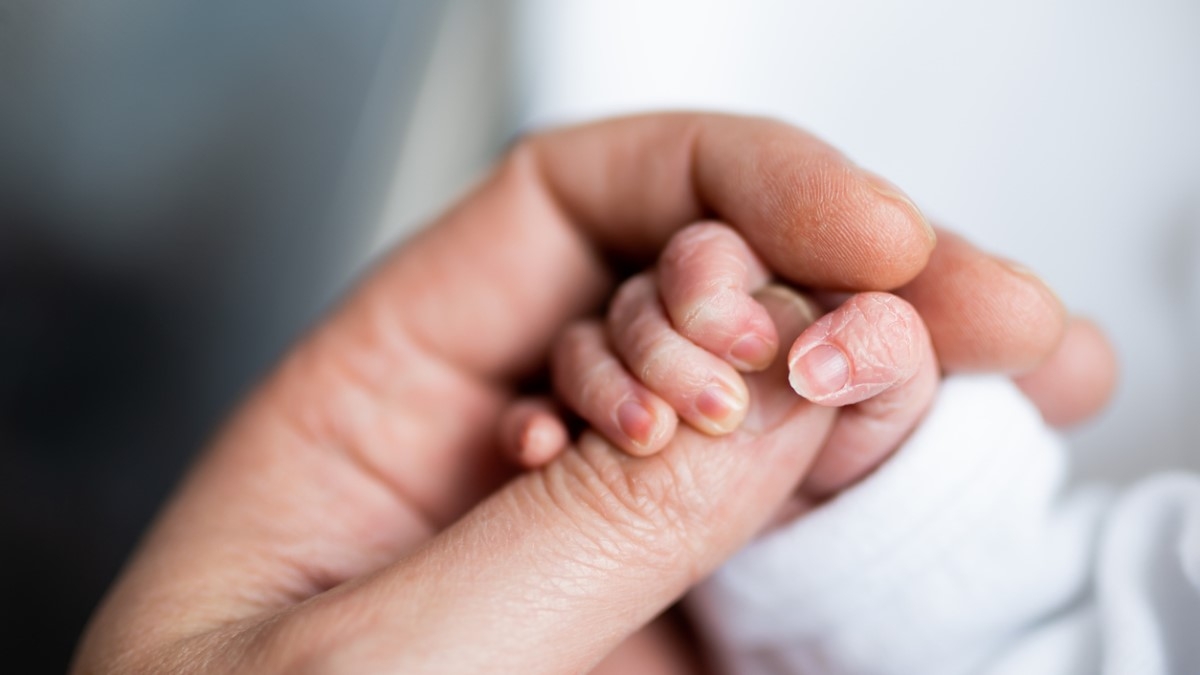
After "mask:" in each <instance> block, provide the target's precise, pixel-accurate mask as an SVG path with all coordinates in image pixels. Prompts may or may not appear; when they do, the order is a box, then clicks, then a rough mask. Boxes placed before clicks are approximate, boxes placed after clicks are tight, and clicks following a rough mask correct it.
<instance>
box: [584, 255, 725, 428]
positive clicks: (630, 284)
mask: <svg viewBox="0 0 1200 675" xmlns="http://www.w3.org/2000/svg"><path fill="white" fill-rule="evenodd" d="M607 323H608V343H609V345H611V347H612V349H613V351H614V352H615V353H616V355H617V357H619V358H620V360H621V362H622V363H624V364H625V367H626V368H627V369H628V372H630V373H632V374H633V376H634V377H635V378H636V379H637V380H638V381H640V382H641V383H642V384H644V385H645V386H646V387H647V388H648V389H650V391H652V392H654V393H655V394H657V395H658V396H659V397H660V398H662V400H664V401H666V402H667V404H669V405H670V406H671V407H672V408H674V409H675V411H676V412H678V413H679V416H680V417H682V418H683V419H684V420H686V421H687V423H688V424H690V425H691V426H692V428H694V429H696V430H697V431H700V432H703V433H706V434H708V435H710V436H722V435H724V434H727V433H729V432H731V431H733V430H735V429H737V428H738V426H739V425H740V424H741V423H742V419H743V418H744V417H745V415H746V408H747V406H748V405H749V393H748V392H747V390H746V383H745V382H743V381H742V378H741V376H740V375H738V373H737V371H736V370H734V369H733V367H732V366H730V365H729V364H728V363H726V362H724V361H723V360H721V359H720V358H719V357H717V356H715V355H713V354H711V353H709V352H708V351H706V350H705V349H704V348H702V347H700V346H698V345H696V344H695V343H693V342H692V341H691V340H689V339H687V338H686V337H684V336H683V335H680V334H679V333H678V332H676V330H675V328H674V327H673V326H672V325H671V321H670V320H669V319H668V318H667V315H666V313H665V311H664V309H663V304H662V303H661V302H660V301H659V292H658V284H657V283H656V282H655V281H654V277H652V276H651V275H648V274H642V275H638V276H635V277H633V278H631V279H629V280H628V281H626V282H625V283H624V284H622V285H621V288H620V289H619V290H618V291H617V294H616V296H615V297H614V298H613V301H612V305H611V306H610V308H609V311H608V321H607ZM614 379H620V378H614ZM596 386H605V385H603V384H601V385H596ZM581 412H591V411H581ZM586 416H587V415H585V417H586ZM669 440H670V439H669V438H666V439H661V444H662V445H665V444H666V442H667V441H669ZM662 445H659V446H658V447H656V448H655V450H658V449H661V447H662Z"/></svg>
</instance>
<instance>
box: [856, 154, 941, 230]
mask: <svg viewBox="0 0 1200 675" xmlns="http://www.w3.org/2000/svg"><path fill="white" fill-rule="evenodd" d="M863 174H864V175H865V176H866V179H867V184H868V185H870V186H871V189H873V190H875V192H878V193H879V195H880V196H882V197H883V198H884V199H887V200H889V201H891V202H893V203H895V204H898V205H900V206H901V207H902V208H904V209H906V210H907V211H909V212H910V213H912V214H913V215H914V216H916V218H917V220H918V221H920V223H921V224H922V225H924V226H925V235H926V236H927V237H929V242H930V243H931V244H937V232H936V231H934V229H933V225H930V224H929V219H928V218H926V217H925V214H924V213H923V212H922V211H921V209H919V208H917V205H916V204H914V203H913V200H911V199H909V198H908V195H906V194H904V193H903V192H901V191H900V188H898V187H896V186H895V185H893V184H892V183H891V182H889V181H888V180H886V179H885V178H883V177H882V176H880V175H879V174H876V173H872V172H870V171H866V170H863Z"/></svg>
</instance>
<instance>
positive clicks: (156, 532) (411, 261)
mask: <svg viewBox="0 0 1200 675" xmlns="http://www.w3.org/2000/svg"><path fill="white" fill-rule="evenodd" d="M714 215H715V216H716V217H719V218H720V219H721V220H723V221H725V222H728V223H730V224H731V225H733V226H734V227H736V228H737V229H738V230H739V231H740V232H743V233H744V234H745V235H746V237H747V239H748V241H749V242H750V243H751V245H752V246H753V247H754V248H755V249H756V250H761V251H765V252H766V254H765V255H764V259H765V260H766V262H767V263H768V264H769V265H770V266H771V267H772V268H773V269H774V270H775V271H777V272H778V273H780V274H782V275H784V276H786V277H788V278H790V279H793V280H796V281H800V282H808V283H812V284H817V285H828V286H835V287H855V288H886V287H891V286H895V285H898V284H902V283H904V282H905V281H907V280H909V279H910V278H912V277H913V276H914V275H915V274H916V273H917V272H918V271H919V270H920V269H921V267H922V266H923V265H924V263H925V262H926V260H927V258H928V255H929V250H930V247H931V238H930V235H929V232H930V231H929V230H928V228H927V225H926V224H925V222H924V219H923V218H921V216H920V214H919V213H918V212H916V211H915V210H914V209H913V208H912V206H911V203H909V202H908V201H907V200H906V199H904V198H903V197H902V196H900V195H899V194H898V193H896V192H895V191H894V190H892V189H891V188H890V187H889V186H887V185H886V184H884V183H882V182H881V181H879V180H878V179H877V178H875V177H872V176H871V175H869V174H867V173H865V172H863V171H862V170H860V169H858V168H857V167H855V166H854V165H853V164H851V163H850V162H848V161H847V160H846V159H845V158H844V157H842V156H841V155H840V154H838V153H837V152H836V151H834V150H833V149H831V148H829V146H827V145H825V144H823V143H821V142H820V141H818V140H816V139H815V138H813V137H812V136H810V135H808V134H806V133H804V132H801V131H799V130H796V129H794V128H792V127H789V126H787V125H784V124H780V123H778V122H772V121H767V120H757V119H746V118H738V117H729V116H718V115H687V114H680V115H651V116H644V117H636V118H628V119H623V120H616V121H611V122H603V123H599V124H595V125H590V126H587V127H583V128H576V129H568V130H562V131H554V132H549V133H546V134H541V135H537V136H534V137H531V138H529V139H526V140H524V141H522V142H521V143H520V144H518V145H517V146H516V147H515V148H514V149H513V150H512V151H511V152H510V153H509V154H508V155H507V157H506V158H505V159H504V160H503V162H502V163H501V165H500V166H499V167H498V168H497V170H496V171H495V172H494V173H493V174H492V175H491V176H490V177H489V178H488V179H487V180H486V181H485V182H484V183H483V184H482V185H481V186H479V187H478V188H477V189H476V190H475V191H474V192H473V193H472V194H471V195H470V196H469V197H467V198H466V199H465V200H464V201H463V202H462V203H461V204H460V205H459V206H458V207H457V208H455V209H454V210H453V211H451V212H450V213H448V214H447V215H445V216H444V217H442V218H440V219H439V220H438V222H437V223H435V224H434V225H433V226H432V227H431V228H430V229H428V230H427V231H425V232H424V233H422V234H421V235H419V236H417V237H416V238H414V239H413V240H412V241H410V242H408V243H407V244H406V245H404V246H403V247H401V248H399V249H397V251H396V252H395V253H394V254H392V255H390V256H388V257H387V258H386V259H384V260H382V261H380V263H379V264H378V265H377V266H376V268H375V269H374V271H373V272H372V273H371V274H370V275H369V277H368V278H367V280H366V281H365V282H363V283H362V284H361V285H360V286H359V287H358V288H357V290H355V291H354V292H353V293H351V294H350V295H349V296H348V297H347V299H346V301H345V302H343V303H342V305H341V306H340V307H339V308H338V310H337V311H336V312H335V313H334V314H333V316H331V317H330V318H329V319H327V320H326V321H325V322H324V323H323V324H321V325H320V326H319V327H318V328H317V329H316V330H315V331H314V332H313V334H312V335H310V336H309V337H308V338H307V339H306V340H305V341H304V342H303V343H302V344H301V345H300V346H299V347H298V348H297V349H295V350H293V351H292V353H291V354H290V355H289V357H288V358H287V359H286V360H285V361H284V363H283V364H282V365H281V367H280V368H279V369H278V370H277V371H276V372H275V374H274V375H273V376H272V377H271V378H270V379H269V380H268V381H267V382H266V383H265V384H264V385H263V386H262V387H261V388H260V389H259V390H258V391H257V392H256V393H255V394H254V395H253V396H252V397H251V399H250V400H249V401H248V402H247V403H246V404H245V405H244V406H243V408H242V409H241V410H240V411H239V413H238V415H237V416H236V417H235V418H234V419H233V420H232V421H231V422H230V424H229V425H228V426H227V427H226V429H225V430H224V432H223V433H222V434H220V436H219V437H218V440H217V441H216V442H215V444H214V447H213V450H212V451H211V452H209V453H208V455H207V456H206V457H205V458H203V459H202V460H201V461H200V462H199V463H198V464H197V466H196V467H195V469H194V470H193V471H192V472H191V473H190V475H189V477H188V478H187V480H186V482H185V484H184V486H183V487H182V488H181V489H180V491H179V492H178V494H177V495H176V496H175V498H174V499H173V500H172V502H171V504H170V505H169V507H168V508H167V509H166V511H165V512H164V514H163V515H162V517H161V518H160V519H159V520H158V521H157V523H156V526H155V527H154V529H153V530H152V531H151V532H150V533H149V535H148V536H147V537H146V539H145V540H144V543H143V549H142V552H141V553H139V554H138V555H137V556H136V558H135V559H134V560H133V561H132V563H131V565H130V566H129V568H128V571H127V573H126V575H125V576H124V580H123V581H122V582H121V583H120V584H118V585H117V586H116V588H115V590H114V593H113V594H112V595H111V596H110V598H109V599H108V601H106V603H105V606H104V608H103V609H102V610H101V612H100V613H99V614H98V615H97V617H96V618H95V619H94V621H93V624H92V625H93V627H94V630H93V631H92V632H91V633H89V638H88V642H87V644H86V645H85V648H84V649H85V653H91V652H87V649H88V646H87V645H97V647H96V649H100V650H102V651H111V650H113V649H117V647H115V646H114V645H117V644H125V645H128V643H129V642H130V640H131V639H132V638H130V637H129V636H136V640H133V641H134V642H136V643H137V644H139V645H141V644H146V643H153V642H154V641H155V640H160V641H161V640H168V639H177V638H180V636H181V635H188V634H195V635H200V634H203V633H204V632H205V631H209V630H219V629H220V628H221V627H222V626H226V625H229V624H231V623H236V621H237V620H239V619H240V618H243V617H248V616H260V615H262V614H263V613H264V612H268V611H270V610H280V609H282V608H285V607H288V606H290V605H292V604H294V603H296V602H298V601H301V600H304V599H305V598H308V597H311V596H312V595H314V594H316V593H319V592H321V591H322V590H324V589H327V588H330V587H332V586H337V585H338V584H341V583H343V582H345V581H347V580H349V579H352V578H354V577H356V576H359V575H362V574H364V573H366V572H368V571H370V570H373V569H377V568H378V567H379V566H380V565H382V564H384V563H386V562H387V561H389V560H393V559H395V558H396V557H397V556H401V555H405V554H407V553H410V552H412V551H414V550H415V549H416V548H418V547H419V546H421V545H422V543H423V542H425V541H426V540H427V539H428V538H429V537H430V536H431V535H432V534H433V533H435V532H437V531H439V530H441V529H442V528H444V527H446V526H447V525H448V524H450V523H452V522H454V521H455V520H456V519H457V518H459V517H460V516H461V515H462V514H463V513H464V512H466V511H467V510H468V509H470V508H471V507H472V506H473V505H475V504H476V503H478V501H479V500H480V498H481V497H482V496H483V495H486V494H489V493H490V492H491V491H493V490H494V489H495V488H496V487H497V485H498V484H500V483H501V482H502V480H503V478H504V476H505V475H506V471H507V469H506V468H505V466H504V465H503V464H502V463H501V462H500V461H499V459H500V453H499V452H497V449H496V447H495V441H494V431H495V429H496V424H497V422H498V420H499V417H500V415H501V414H502V412H503V410H504V409H505V408H506V406H507V404H508V403H509V401H510V399H511V390H512V389H511V384H512V381H513V379H514V378H516V377H518V376H521V375H524V374H527V373H529V372H530V371H531V370H533V369H534V368H536V367H537V366H539V365H541V362H542V361H543V360H544V357H545V355H546V354H547V353H548V351H549V347H550V345H551V343H552V341H553V338H554V337H555V336H556V335H557V333H558V332H559V330H560V328H561V326H563V325H565V324H566V323H568V322H569V321H570V320H571V319H572V318H575V317H578V316H580V315H582V314H586V313H588V312H591V311H594V310H596V309H598V306H599V304H600V302H601V301H602V300H603V298H604V297H605V296H606V295H607V293H608V292H609V290H610V288H611V285H612V282H613V278H612V276H613V275H612V272H611V265H610V263H609V261H608V260H607V256H610V255H614V254H620V255H631V256H635V257H644V258H650V257H652V256H653V255H655V254H656V253H657V252H658V251H659V250H660V249H661V247H662V246H663V245H664V244H665V243H666V241H667V240H668V239H669V238H670V236H671V234H673V233H674V232H675V231H677V230H678V229H680V228H682V227H684V226H686V225H687V224H690V223H692V222H695V221H697V220H699V219H700V218H702V217H711V216H714ZM331 513H336V514H337V517H331V515H330V514H331ZM179 607H185V608H188V615H189V617H191V619H192V620H191V621H188V622H184V621H180V620H178V617H176V616H175V615H173V614H171V611H172V610H171V609H170V608H179ZM133 617H136V621H135V620H133V619H132V618H133ZM85 660H86V659H85Z"/></svg>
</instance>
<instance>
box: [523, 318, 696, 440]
mask: <svg viewBox="0 0 1200 675" xmlns="http://www.w3.org/2000/svg"><path fill="white" fill-rule="evenodd" d="M551 370H552V371H553V376H554V389H555V391H556V392H557V393H558V395H559V397H560V398H561V399H562V401H563V403H565V404H566V405H567V406H568V407H570V408H571V409H572V410H574V411H576V412H577V413H579V415H580V417H583V418H584V419H585V420H587V421H588V422H589V423H590V424H591V425H592V426H593V427H594V428H595V429H596V431H598V432H599V433H600V434H601V435H603V436H604V437H605V438H607V439H609V441H610V442H611V443H612V444H613V445H616V446H617V447H619V448H621V449H622V450H624V451H625V452H627V453H629V454H631V455H635V456H643V455H650V454H654V453H655V452H657V451H658V450H660V449H662V447H663V446H664V445H666V444H667V442H668V441H670V440H671V438H672V437H674V435H675V427H676V425H677V424H678V422H677V419H676V416H675V411H674V410H673V409H672V408H671V406H670V405H669V404H668V403H667V402H666V401H664V400H663V399H662V398H660V397H659V396H658V395H656V394H655V393H654V392H652V391H650V390H649V389H647V388H646V387H645V386H644V385H643V384H642V383H641V382H639V381H638V380H637V379H635V378H634V377H633V376H632V375H630V374H629V371H628V370H626V369H625V366H624V364H622V363H621V361H620V359H618V358H617V356H616V355H615V354H613V352H612V350H611V349H610V348H609V345H608V344H607V341H606V339H605V336H604V328H603V326H601V325H600V324H599V323H597V322H595V321H578V322H575V323H574V324H572V325H571V326H569V327H568V328H567V330H566V331H564V332H563V334H562V336H561V337H559V339H558V342H556V343H555V345H554V347H553V352H552V356H551ZM533 416H535V417H538V418H540V419H544V415H543V414H534V415H533ZM512 417H516V418H518V421H513V420H512V419H511V418H512ZM521 417H522V414H521V413H519V412H518V413H515V414H511V415H505V416H504V423H505V424H515V425H516V428H521V426H522V423H521V422H520V421H519V420H520V418H521ZM528 423H532V422H526V424H528ZM542 423H544V422H539V424H542ZM559 424H561V422H560V423H559ZM520 454H524V452H522V453H520Z"/></svg>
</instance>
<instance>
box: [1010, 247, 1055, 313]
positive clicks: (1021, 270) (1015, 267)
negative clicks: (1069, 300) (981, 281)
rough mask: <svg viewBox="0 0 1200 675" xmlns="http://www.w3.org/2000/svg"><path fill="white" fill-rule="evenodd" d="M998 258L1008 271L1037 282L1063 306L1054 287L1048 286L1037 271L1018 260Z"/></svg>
mask: <svg viewBox="0 0 1200 675" xmlns="http://www.w3.org/2000/svg"><path fill="white" fill-rule="evenodd" d="M999 260H1000V263H1001V264H1003V265H1004V266H1005V267H1006V268H1008V271H1009V272H1011V273H1013V274H1015V275H1016V276H1018V277H1021V278H1022V279H1025V280H1026V281H1032V282H1033V283H1035V284H1037V285H1038V286H1039V287H1041V288H1042V289H1043V290H1045V291H1046V293H1047V294H1049V295H1050V297H1052V298H1054V299H1055V301H1057V302H1058V304H1059V305H1063V306H1065V305H1064V303H1063V301H1062V298H1061V297H1059V295H1058V293H1056V292H1055V291H1054V289H1053V288H1051V287H1050V284H1048V283H1046V280H1045V279H1042V277H1041V276H1040V275H1039V274H1038V273H1037V272H1034V271H1033V270H1031V269H1029V268H1028V267H1026V266H1024V265H1022V264H1021V263H1019V262H1015V261H1012V260H1007V259H1004V258H1000V259H999Z"/></svg>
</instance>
